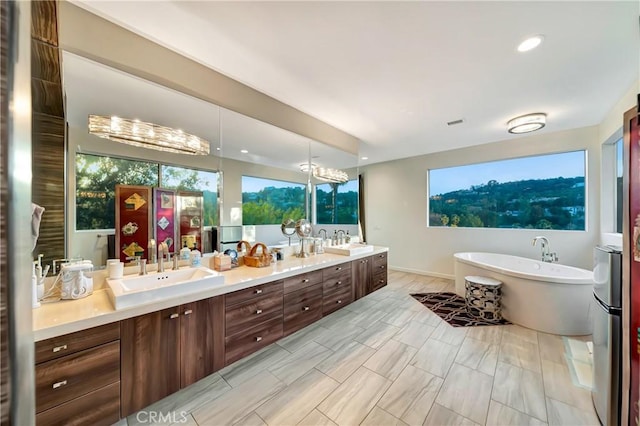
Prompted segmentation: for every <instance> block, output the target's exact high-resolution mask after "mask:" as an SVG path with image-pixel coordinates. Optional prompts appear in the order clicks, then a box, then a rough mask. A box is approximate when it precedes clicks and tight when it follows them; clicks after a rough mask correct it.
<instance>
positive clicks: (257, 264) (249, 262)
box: [244, 243, 271, 268]
mask: <svg viewBox="0 0 640 426" xmlns="http://www.w3.org/2000/svg"><path fill="white" fill-rule="evenodd" d="M258 249H260V252H259V253H258ZM244 264H245V265H246V266H252V267H254V268H263V267H265V266H269V265H271V255H270V254H269V250H268V249H267V246H265V245H264V244H262V243H256V244H254V246H253V247H251V250H250V251H249V253H248V254H246V255H245V256H244Z"/></svg>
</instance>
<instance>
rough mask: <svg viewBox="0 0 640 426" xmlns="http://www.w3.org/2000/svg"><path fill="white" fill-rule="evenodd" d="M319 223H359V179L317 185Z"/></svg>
mask: <svg viewBox="0 0 640 426" xmlns="http://www.w3.org/2000/svg"><path fill="white" fill-rule="evenodd" d="M316 215H317V217H316V218H317V223H318V224H325V225H329V224H341V225H356V224H357V223H358V181H357V180H350V181H348V182H345V183H323V184H318V185H316Z"/></svg>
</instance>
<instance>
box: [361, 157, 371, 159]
mask: <svg viewBox="0 0 640 426" xmlns="http://www.w3.org/2000/svg"><path fill="white" fill-rule="evenodd" d="M360 159H361V160H368V159H369V157H360Z"/></svg>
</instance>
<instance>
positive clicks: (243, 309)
mask: <svg viewBox="0 0 640 426" xmlns="http://www.w3.org/2000/svg"><path fill="white" fill-rule="evenodd" d="M283 293H284V282H283V281H282V280H281V281H275V282H272V283H267V284H262V285H259V286H255V287H250V288H246V289H244V290H238V291H235V292H233V293H229V294H227V295H226V296H225V319H226V334H225V363H226V364H231V363H233V362H235V361H237V360H239V359H240V358H244V357H245V356H247V355H249V354H252V353H253V352H255V351H257V350H258V349H261V348H263V347H265V346H267V345H269V344H271V343H273V342H275V341H276V340H278V339H279V338H281V337H282V325H283V322H282V315H283V311H282V302H283Z"/></svg>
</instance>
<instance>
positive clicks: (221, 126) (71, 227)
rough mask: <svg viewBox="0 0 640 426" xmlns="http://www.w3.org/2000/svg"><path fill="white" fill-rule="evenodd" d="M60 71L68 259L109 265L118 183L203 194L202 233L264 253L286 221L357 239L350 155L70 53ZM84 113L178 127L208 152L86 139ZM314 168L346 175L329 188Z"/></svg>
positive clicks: (280, 240) (277, 241)
mask: <svg viewBox="0 0 640 426" xmlns="http://www.w3.org/2000/svg"><path fill="white" fill-rule="evenodd" d="M62 73H63V87H64V92H65V95H66V120H67V123H68V131H67V171H66V176H67V178H66V181H67V184H66V186H67V188H66V194H64V196H65V199H66V204H67V212H68V214H67V219H66V220H67V223H66V227H67V232H66V235H65V242H66V253H67V257H70V258H72V257H82V258H85V259H90V260H92V261H93V262H94V264H95V265H97V266H100V265H104V263H105V262H106V259H107V257H108V245H109V235H113V234H114V226H113V217H111V215H112V204H109V203H110V202H111V203H112V199H110V197H112V195H111V194H109V191H111V190H112V189H111V188H113V186H114V185H115V184H116V183H121V184H132V185H150V186H164V187H170V188H176V189H180V190H196V191H205V194H208V195H205V197H204V198H205V214H204V216H203V219H204V223H203V225H204V226H205V229H207V230H208V229H211V228H213V229H215V233H217V232H218V231H219V230H220V227H222V228H223V229H222V231H221V232H225V235H227V233H226V231H229V230H232V228H235V229H239V230H240V232H241V233H242V236H243V237H244V238H248V239H252V240H254V241H260V242H264V243H266V244H267V245H278V244H281V243H283V242H284V241H283V240H286V238H285V237H284V236H283V235H282V233H281V230H280V225H281V222H282V220H286V219H289V218H291V219H298V218H301V217H306V218H308V219H309V220H311V221H312V222H313V223H314V224H316V223H317V224H316V225H314V233H315V232H317V231H318V230H320V229H325V230H326V231H327V233H328V234H332V233H333V232H334V231H336V230H338V229H342V230H344V231H345V232H346V231H349V233H350V234H351V235H357V234H358V225H357V224H358V204H357V200H358V194H357V188H358V182H357V156H356V155H353V154H350V153H346V152H344V151H341V150H339V149H337V148H334V147H330V146H328V145H325V144H323V143H320V142H317V141H313V140H310V139H308V138H306V137H303V136H300V135H298V134H295V133H292V132H289V131H287V130H283V129H281V128H278V127H275V126H273V125H271V124H267V123H264V122H261V121H258V120H255V119H253V118H250V117H247V116H245V115H242V114H239V113H237V112H234V111H230V110H228V109H225V108H221V107H219V106H217V105H213V104H211V103H208V102H205V101H203V100H200V99H197V98H195V97H192V96H188V95H186V94H184V93H181V92H178V91H175V90H172V89H169V88H166V87H163V86H161V85H158V84H155V83H152V82H149V81H146V80H143V79H140V78H138V77H135V76H132V75H130V74H127V73H124V72H122V71H119V70H116V69H113V68H110V67H108V66H105V65H103V64H101V63H98V62H94V61H92V60H89V59H87V58H84V57H82V56H78V55H75V54H72V53H69V52H62ZM89 114H95V115H104V116H118V117H123V118H130V119H139V120H141V121H143V122H152V123H156V124H161V125H163V126H168V127H172V128H175V129H182V130H183V131H185V132H187V133H191V134H194V135H197V136H199V137H201V138H203V139H206V140H208V141H209V142H210V154H209V155H204V156H202V155H195V156H192V155H184V154H174V153H169V152H162V151H158V150H152V149H145V148H140V147H135V146H131V145H126V144H123V143H119V142H115V141H112V140H108V139H103V138H99V137H97V136H94V135H91V134H89V132H88V127H87V124H88V116H89ZM314 168H323V169H336V170H339V171H344V172H346V173H347V176H348V179H347V180H346V181H345V182H326V181H325V180H320V179H318V178H316V176H314V175H315V174H314V173H313V170H314ZM61 196H62V195H61ZM227 227H228V228H229V229H224V228H227ZM60 232H63V230H62V229H61V230H60ZM228 235H237V233H236V234H234V233H231V234H228ZM214 238H215V237H214ZM231 238H234V237H231ZM220 239H222V234H221V235H220V237H218V238H217V240H220ZM214 245H215V244H212V246H214ZM116 249H117V248H116Z"/></svg>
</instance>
